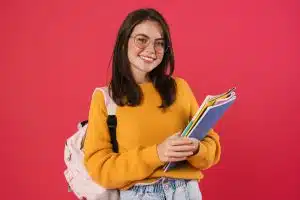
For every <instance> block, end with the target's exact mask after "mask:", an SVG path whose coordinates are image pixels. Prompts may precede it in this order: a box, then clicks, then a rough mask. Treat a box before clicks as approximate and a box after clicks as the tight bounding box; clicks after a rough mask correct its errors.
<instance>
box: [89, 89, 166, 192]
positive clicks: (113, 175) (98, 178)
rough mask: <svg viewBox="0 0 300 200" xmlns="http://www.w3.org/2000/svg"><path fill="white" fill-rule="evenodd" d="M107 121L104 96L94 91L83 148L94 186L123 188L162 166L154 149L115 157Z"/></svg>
mask: <svg viewBox="0 0 300 200" xmlns="http://www.w3.org/2000/svg"><path fill="white" fill-rule="evenodd" d="M106 119H107V112H106V107H105V104H104V97H103V94H102V92H101V91H95V93H94V94H93V97H92V101H91V106H90V111H89V124H88V129H87V135H86V140H85V144H84V164H85V167H86V169H87V171H88V173H89V175H90V176H91V177H92V179H93V180H94V181H95V182H97V183H98V184H100V185H101V186H103V187H104V188H107V189H116V188H122V187H124V186H126V185H128V184H130V183H131V182H133V181H136V180H142V179H145V178H146V177H148V176H150V175H151V174H152V173H153V171H154V170H155V169H156V168H158V167H160V166H162V165H163V163H162V162H161V161H160V160H159V158H158V155H157V147H156V145H153V146H150V147H146V148H145V147H141V146H138V147H136V148H135V149H131V150H128V151H126V152H123V153H114V152H113V151H112V145H111V143H110V136H109V131H108V128H107V124H106Z"/></svg>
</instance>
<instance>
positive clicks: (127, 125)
mask: <svg viewBox="0 0 300 200" xmlns="http://www.w3.org/2000/svg"><path fill="white" fill-rule="evenodd" d="M175 81H176V84H177V95H176V100H175V102H174V103H173V104H172V105H171V106H170V107H168V108H167V109H166V110H165V111H163V110H162V109H161V108H159V105H161V97H160V95H159V93H158V92H157V91H156V89H155V88H154V86H153V84H152V83H150V82H147V83H142V84H139V86H140V87H141V90H142V92H143V101H142V103H141V104H140V105H139V106H135V107H131V106H122V107H121V106H120V107H117V111H116V116H117V120H118V125H117V129H116V135H117V141H118V146H119V153H114V152H113V151H112V144H111V142H110V135H109V130H108V127H107V124H106V119H107V111H106V106H105V102H104V96H103V94H102V92H101V91H95V92H94V93H93V96H92V100H91V104H90V110H89V117H88V120H89V124H88V129H87V133H86V139H85V143H84V149H83V150H84V164H85V167H86V169H87V171H88V173H89V175H90V176H91V177H92V179H93V180H94V181H95V182H97V183H98V184H100V185H101V186H103V187H104V188H107V189H121V190H122V189H123V190H124V189H128V188H130V187H131V186H133V185H134V184H136V183H148V182H153V181H155V180H157V179H159V178H161V177H169V178H176V179H196V180H200V179H202V178H203V172H202V171H203V170H204V169H207V168H209V167H211V166H213V165H215V164H216V163H217V162H218V161H219V159H220V153H221V147H220V142H219V136H218V134H217V133H216V132H215V131H214V130H212V129H211V130H210V131H209V133H208V135H207V136H206V137H205V138H204V139H203V140H202V141H200V145H199V151H198V152H197V153H196V154H195V155H192V156H190V157H189V158H188V159H187V161H186V162H185V164H183V165H180V167H178V168H175V169H172V170H169V171H167V172H164V170H163V166H164V164H165V163H164V162H162V161H160V159H159V157H158V153H157V145H158V144H160V143H161V142H163V141H164V140H165V139H166V138H167V137H169V136H171V135H173V134H175V133H176V132H179V131H181V130H183V129H184V128H185V126H186V125H187V124H188V122H189V120H191V118H192V117H193V115H194V114H195V113H196V111H197V109H198V103H197V101H196V98H195V96H194V95H193V92H192V90H191V88H190V87H189V85H188V83H187V82H186V81H185V80H184V79H182V78H175Z"/></svg>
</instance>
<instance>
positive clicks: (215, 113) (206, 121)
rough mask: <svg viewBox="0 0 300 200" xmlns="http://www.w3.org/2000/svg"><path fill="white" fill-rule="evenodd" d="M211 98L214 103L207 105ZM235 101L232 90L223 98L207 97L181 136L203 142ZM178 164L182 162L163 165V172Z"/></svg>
mask: <svg viewBox="0 0 300 200" xmlns="http://www.w3.org/2000/svg"><path fill="white" fill-rule="evenodd" d="M212 98H215V99H214V101H213V102H210V103H209V101H211V99H212ZM235 100H236V96H235V93H234V92H233V89H232V90H229V91H228V92H227V93H225V94H223V96H221V95H219V96H207V97H206V99H205V100H204V102H203V103H202V105H201V106H200V108H199V109H198V111H197V113H196V114H195V116H194V117H193V119H192V120H191V122H190V123H189V124H188V126H187V127H186V128H185V129H184V131H183V132H182V134H181V136H183V137H192V138H197V139H198V140H203V138H204V137H205V136H206V135H207V133H208V131H209V130H210V129H211V128H213V127H214V126H215V125H216V123H217V122H218V121H219V120H220V118H222V116H223V115H224V113H225V111H226V110H227V109H228V108H229V107H230V106H231V105H232V104H233V102H234V101H235ZM209 104H210V105H209ZM180 163H182V162H172V163H168V164H167V165H165V167H164V171H167V170H169V169H171V168H174V167H175V166H177V165H178V164H180Z"/></svg>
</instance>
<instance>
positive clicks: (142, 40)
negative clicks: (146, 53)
mask: <svg viewBox="0 0 300 200" xmlns="http://www.w3.org/2000/svg"><path fill="white" fill-rule="evenodd" d="M134 42H135V44H136V46H137V47H139V48H141V49H143V48H146V47H147V46H148V44H149V38H147V37H145V36H143V35H137V36H135V38H134Z"/></svg>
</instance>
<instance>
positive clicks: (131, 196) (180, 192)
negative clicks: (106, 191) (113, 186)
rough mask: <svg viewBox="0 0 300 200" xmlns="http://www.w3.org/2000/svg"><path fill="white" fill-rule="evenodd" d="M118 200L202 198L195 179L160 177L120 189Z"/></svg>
mask: <svg viewBox="0 0 300 200" xmlns="http://www.w3.org/2000/svg"><path fill="white" fill-rule="evenodd" d="M120 200H202V195H201V192H200V190H199V186H198V182H197V181H195V180H179V179H160V180H159V181H158V182H155V183H153V184H137V185H134V186H133V187H131V188H130V189H128V190H124V191H120Z"/></svg>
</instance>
